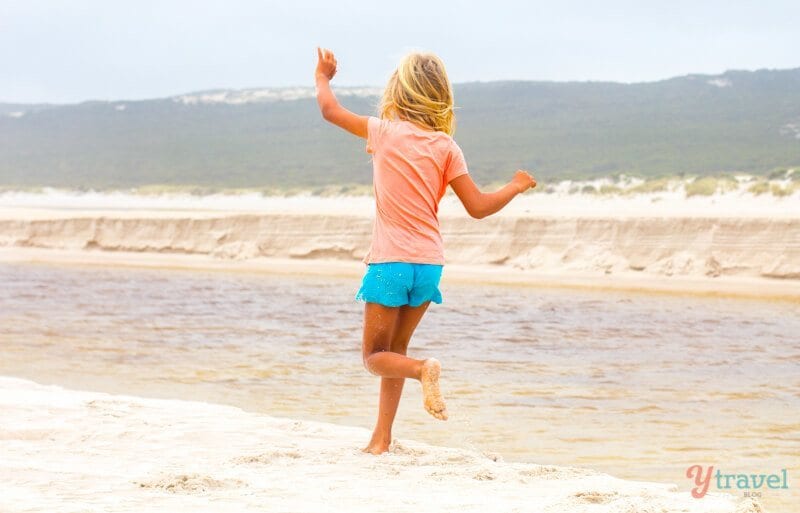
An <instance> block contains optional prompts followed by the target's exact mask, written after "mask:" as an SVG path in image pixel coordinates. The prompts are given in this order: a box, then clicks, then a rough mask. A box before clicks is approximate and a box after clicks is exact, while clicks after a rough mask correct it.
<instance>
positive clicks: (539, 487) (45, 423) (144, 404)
mask: <svg viewBox="0 0 800 513" xmlns="http://www.w3.org/2000/svg"><path fill="white" fill-rule="evenodd" d="M0 410H2V411H3V416H2V422H0V440H2V444H0V510H2V511H4V512H8V513H14V512H22V511H48V512H49V511H103V512H111V511H135V512H140V511H166V512H170V513H175V512H181V511H187V512H188V511H191V512H198V511H215V512H221V511H235V512H246V511H259V512H261V511H271V512H317V511H319V512H334V511H347V512H348V513H349V512H360V511H364V512H371V513H374V512H389V511H461V512H470V511H475V512H485V511H494V512H511V511H518V512H527V511H537V512H583V511H592V512H617V511H670V512H671V511H692V512H737V513H746V512H757V511H762V510H761V509H760V508H761V506H760V505H759V504H758V503H755V502H753V501H752V499H743V498H737V497H734V496H732V495H728V494H720V493H712V492H709V494H708V495H707V496H706V497H704V498H703V499H694V498H692V497H691V496H690V494H689V492H688V488H689V484H688V483H685V484H686V486H685V487H683V488H684V489H685V490H684V491H678V487H677V486H676V485H674V484H658V483H648V482H635V481H624V480H621V479H617V478H614V477H612V476H609V475H606V474H601V473H599V472H595V471H593V470H590V469H580V468H571V467H554V466H545V465H538V464H534V463H507V462H504V461H502V460H501V459H500V458H499V457H498V456H496V455H492V454H481V453H478V452H474V451H468V450H464V449H454V448H447V447H437V446H431V445H426V444H424V443H420V442H414V441H410V440H398V439H396V440H395V441H394V442H393V445H392V447H391V451H390V453H386V454H383V455H381V456H378V457H375V456H372V455H369V454H366V453H362V452H361V451H360V450H359V447H360V446H361V445H362V444H363V443H364V441H365V440H367V439H368V438H369V431H368V430H367V429H362V428H354V427H346V426H339V425H333V424H326V423H317V422H309V421H296V420H293V419H290V418H280V417H270V416H266V415H260V414H253V413H248V412H245V411H243V410H240V409H238V408H234V407H229V406H222V405H213V404H206V403H200V402H187V401H177V400H161V399H145V398H138V397H131V396H118V395H109V394H104V393H94V392H81V391H71V390H65V389H63V388H60V387H55V386H43V385H39V384H37V383H34V382H31V381H27V380H22V379H17V378H10V377H0Z"/></svg>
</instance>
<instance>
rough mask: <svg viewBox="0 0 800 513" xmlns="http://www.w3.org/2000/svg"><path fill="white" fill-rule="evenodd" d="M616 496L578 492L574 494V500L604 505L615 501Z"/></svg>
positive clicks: (613, 493)
mask: <svg viewBox="0 0 800 513" xmlns="http://www.w3.org/2000/svg"><path fill="white" fill-rule="evenodd" d="M618 496H619V494H618V493H617V492H578V493H576V494H575V498H577V499H578V500H580V501H581V502H588V503H589V504H604V503H606V502H611V501H613V500H614V499H617V498H618Z"/></svg>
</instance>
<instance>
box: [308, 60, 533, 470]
mask: <svg viewBox="0 0 800 513" xmlns="http://www.w3.org/2000/svg"><path fill="white" fill-rule="evenodd" d="M335 74H336V58H335V57H334V56H333V53H332V52H331V51H329V50H327V49H326V50H323V49H320V48H319V47H318V48H317V69H316V74H315V80H316V87H317V101H318V103H319V107H320V110H321V111H322V116H323V117H324V118H325V119H326V120H327V121H329V122H331V123H333V124H334V125H337V126H339V127H341V128H343V129H345V130H347V131H348V132H350V133H352V134H354V135H357V136H358V137H363V138H365V139H366V140H367V141H366V151H367V153H370V154H372V163H373V187H374V192H375V203H376V209H375V212H376V214H375V221H374V224H373V231H372V244H371V246H370V249H369V251H368V252H367V255H366V256H365V257H364V259H363V262H364V263H365V264H367V270H366V273H365V275H364V277H363V280H362V283H361V288H360V289H359V291H358V293H357V294H356V298H355V299H356V300H361V301H364V302H365V306H364V335H363V341H362V358H363V363H364V366H365V367H366V369H367V370H368V371H369V372H370V373H372V374H374V375H376V376H380V377H381V395H380V402H379V410H378V421H377V424H376V426H375V431H374V432H373V434H372V440H370V442H369V444H368V445H367V446H366V447H365V448H364V449H362V450H363V451H364V452H369V453H372V454H381V453H383V452H386V451H387V450H388V449H389V445H390V443H391V441H392V423H393V422H394V417H395V413H396V412H397V406H398V404H399V402H400V395H401V393H402V392H403V384H404V383H405V378H414V379H416V380H417V381H419V382H420V383H421V385H422V394H423V397H424V405H425V409H426V410H427V411H428V413H430V414H431V415H433V416H434V417H436V418H437V419H441V420H447V410H446V408H445V403H444V400H443V399H442V395H441V393H440V391H439V374H440V372H441V365H440V363H439V361H438V360H437V359H436V358H428V359H427V360H415V359H414V358H408V357H407V356H406V350H407V349H408V342H409V340H410V339H411V335H412V334H413V333H414V329H415V328H416V327H417V324H418V323H419V322H420V320H421V319H422V316H423V314H424V313H425V310H426V309H427V308H428V305H429V304H430V302H431V301H433V302H434V303H437V304H439V303H441V302H442V295H441V293H440V292H439V280H440V278H441V274H442V266H443V265H444V254H443V246H442V237H441V234H440V233H439V220H438V217H437V212H438V205H439V201H440V200H441V199H442V196H444V193H445V191H446V189H447V185H448V184H449V185H450V186H451V187H452V188H453V191H454V192H455V193H456V195H457V196H458V198H459V199H460V201H461V203H462V204H463V205H464V208H465V209H466V210H467V213H469V215H471V216H472V217H475V218H478V219H480V218H483V217H486V216H488V215H491V214H493V213H495V212H497V211H498V210H500V209H501V208H503V207H504V206H505V205H506V204H508V202H509V201H511V200H512V199H513V198H514V196H516V195H517V194H520V193H522V192H524V191H526V190H527V189H529V188H532V187H535V186H536V181H535V180H534V179H533V177H532V176H531V175H529V174H528V173H527V172H525V171H522V170H518V171H517V172H516V174H515V175H514V178H513V179H512V180H511V181H510V182H509V183H508V184H507V185H506V186H504V187H502V188H501V189H499V190H498V191H496V192H493V193H484V192H481V191H480V190H479V189H478V187H477V186H476V185H475V183H474V182H473V181H472V178H471V177H470V175H469V173H468V172H467V165H466V162H465V161H464V155H463V153H462V152H461V149H460V148H459V147H458V145H457V144H456V143H455V141H454V140H453V138H452V135H453V132H454V131H455V116H454V113H453V89H452V86H451V84H450V81H449V79H448V77H447V73H446V72H445V68H444V64H443V63H442V61H441V60H440V59H439V58H438V57H437V56H436V55H434V54H430V53H419V52H413V53H410V54H408V55H406V56H405V57H404V58H403V59H402V60H401V61H400V65H399V66H398V67H397V70H395V72H394V73H393V74H392V76H391V78H390V79H389V83H388V84H387V85H386V89H385V90H384V93H383V98H382V99H381V101H380V105H379V109H378V110H379V116H380V117H375V116H359V115H357V114H354V113H353V112H350V111H349V110H347V109H345V108H344V107H342V106H341V105H340V104H339V102H338V101H337V100H336V97H335V96H334V95H333V92H332V91H331V87H330V83H329V82H330V80H331V79H332V78H333V76H334V75H335Z"/></svg>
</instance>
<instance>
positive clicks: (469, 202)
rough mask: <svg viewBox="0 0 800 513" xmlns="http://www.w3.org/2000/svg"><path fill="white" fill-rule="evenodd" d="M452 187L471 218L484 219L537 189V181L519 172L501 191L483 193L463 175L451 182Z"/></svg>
mask: <svg viewBox="0 0 800 513" xmlns="http://www.w3.org/2000/svg"><path fill="white" fill-rule="evenodd" d="M450 187H452V188H453V191H454V192H455V193H456V196H458V199H460V200H461V203H462V204H463V205H464V208H465V209H466V210H467V213H468V214H469V215H470V216H472V217H474V218H475V219H483V218H484V217H486V216H490V215H492V214H494V213H495V212H498V211H499V210H501V209H502V208H503V207H505V206H506V205H508V203H509V202H510V201H511V200H512V199H514V196H516V195H517V194H522V193H523V192H525V191H526V190H528V189H532V188H534V187H536V180H535V179H534V178H533V177H532V176H531V175H530V174H528V173H527V172H526V171H522V170H518V171H517V172H516V173H515V174H514V178H513V179H512V180H511V181H510V182H508V183H507V184H506V185H504V186H503V187H502V188H500V189H499V190H497V191H495V192H482V191H481V190H480V189H479V188H478V186H477V185H476V184H475V182H474V181H473V180H472V177H471V176H470V175H469V174H463V175H460V176H457V177H456V178H454V179H453V180H451V181H450Z"/></svg>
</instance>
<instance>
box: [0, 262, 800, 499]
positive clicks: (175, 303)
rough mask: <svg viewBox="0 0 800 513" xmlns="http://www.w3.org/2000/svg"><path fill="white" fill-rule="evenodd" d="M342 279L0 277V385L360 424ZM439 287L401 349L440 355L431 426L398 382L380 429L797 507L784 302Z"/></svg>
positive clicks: (354, 314)
mask: <svg viewBox="0 0 800 513" xmlns="http://www.w3.org/2000/svg"><path fill="white" fill-rule="evenodd" d="M358 285H359V281H358V280H357V279H352V278H351V279H345V278H330V277H291V278H288V277H281V276H275V275H259V274H233V273H213V272H196V271H175V270H130V269H102V268H77V267H57V266H44V265H0V374H3V375H12V376H19V377H25V378H29V379H34V380H36V381H38V382H41V383H46V384H58V385H62V386H66V387H69V388H78V389H90V390H101V391H107V392H112V393H123V394H129V395H141V396H150V397H173V398H182V399H191V400H202V401H209V402H218V403H226V404H233V405H236V406H240V407H242V408H244V409H247V410H252V411H259V412H264V413H268V414H270V415H275V416H284V417H292V418H300V419H311V420H320V421H327V422H334V423H340V424H349V425H358V426H363V427H367V428H372V426H373V425H374V421H375V416H376V413H377V403H378V395H377V394H378V390H379V379H378V378H377V377H375V376H372V375H370V374H369V373H368V372H367V371H366V370H365V369H364V368H363V367H362V361H361V327H362V320H363V304H361V303H357V302H355V301H354V300H353V296H354V294H355V292H356V290H357V289H358ZM441 289H442V293H443V296H444V303H443V304H441V305H436V304H432V305H431V306H430V308H429V309H428V313H427V314H426V315H425V317H424V318H423V319H422V321H421V323H420V325H419V326H418V328H417V331H416V333H415V336H414V338H412V341H411V344H410V346H409V353H408V354H409V356H412V357H415V358H427V357H430V356H436V357H437V358H438V359H439V360H441V361H442V364H443V374H442V379H443V381H442V391H443V393H444V394H445V397H446V399H447V401H448V411H449V414H450V419H449V420H448V421H447V422H441V421H437V420H435V419H433V418H432V417H430V416H429V415H428V414H427V413H426V412H425V411H424V410H423V408H422V397H421V393H420V387H419V385H418V384H417V383H415V382H413V381H411V380H408V381H407V382H406V386H405V389H404V396H403V400H402V402H401V404H400V409H399V411H398V416H397V420H396V422H395V426H394V432H393V434H394V436H395V437H398V438H405V439H416V440H420V441H425V442H429V443H435V444H442V445H449V446H456V447H466V448H472V449H477V450H481V451H488V452H492V453H497V454H499V455H501V456H502V457H503V458H504V459H506V460H509V461H530V462H536V463H542V464H556V465H571V466H587V467H592V468H596V469H598V470H601V471H604V472H608V473H611V474H613V475H616V476H618V477H622V478H626V479H635V480H650V481H661V482H670V483H675V484H677V485H678V487H679V488H680V489H682V490H688V489H689V488H690V487H691V485H690V483H689V480H688V479H687V478H686V477H685V475H684V474H685V472H686V468H687V467H688V466H689V465H694V464H702V465H715V467H716V468H718V469H720V470H721V471H722V472H723V473H737V474H738V473H748V474H750V473H779V472H780V470H781V469H783V468H786V469H788V475H789V489H788V490H765V491H764V492H763V497H762V500H763V502H764V503H765V504H766V505H767V506H768V507H771V508H773V510H776V508H777V510H781V509H783V508H785V507H788V505H789V504H797V503H798V500H799V499H800V493H798V488H797V487H796V486H795V484H794V479H796V478H797V476H800V464H798V462H799V461H800V458H798V457H799V456H800V372H798V371H800V336H798V333H800V305H798V304H793V303H780V302H755V301H743V300H733V299H715V298H687V297H678V296H667V295H645V294H630V293H616V292H576V291H564V290H561V291H555V290H543V289H536V288H528V287H508V286H505V287H501V286H480V287H477V286H475V285H460V284H454V283H448V281H447V268H446V267H445V271H444V275H443V282H442V286H441ZM367 441H368V440H367V439H365V440H364V444H365V445H366V442H367ZM710 491H712V492H713V491H716V489H715V487H714V483H713V482H712V486H711V488H710ZM732 493H735V494H737V495H741V493H742V492H741V491H738V490H735V489H734V490H732Z"/></svg>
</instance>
